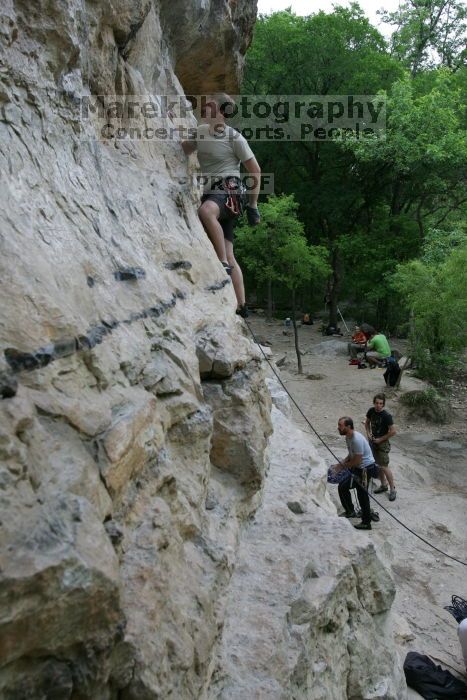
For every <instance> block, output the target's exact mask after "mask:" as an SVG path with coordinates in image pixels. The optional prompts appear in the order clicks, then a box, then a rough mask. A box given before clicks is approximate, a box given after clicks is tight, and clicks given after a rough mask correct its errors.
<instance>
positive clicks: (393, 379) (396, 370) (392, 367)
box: [383, 357, 401, 386]
mask: <svg viewBox="0 0 467 700" xmlns="http://www.w3.org/2000/svg"><path fill="white" fill-rule="evenodd" d="M387 365H388V368H387V370H386V371H385V373H384V374H383V377H384V381H385V382H386V386H396V383H397V380H398V379H399V374H400V373H401V368H400V367H399V363H398V362H397V360H395V359H394V358H393V357H390V358H389V359H388V363H387Z"/></svg>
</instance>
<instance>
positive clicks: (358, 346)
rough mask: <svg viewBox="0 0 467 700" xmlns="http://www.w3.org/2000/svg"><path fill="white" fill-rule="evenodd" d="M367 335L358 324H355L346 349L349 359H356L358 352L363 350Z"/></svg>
mask: <svg viewBox="0 0 467 700" xmlns="http://www.w3.org/2000/svg"><path fill="white" fill-rule="evenodd" d="M366 341H367V337H366V335H365V333H364V332H363V331H362V330H361V329H360V327H359V326H355V333H354V334H353V336H352V341H351V342H350V343H348V345H347V349H348V351H349V355H350V361H352V360H356V359H357V355H358V353H359V352H364V350H365V347H366Z"/></svg>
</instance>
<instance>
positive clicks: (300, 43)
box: [244, 3, 403, 323]
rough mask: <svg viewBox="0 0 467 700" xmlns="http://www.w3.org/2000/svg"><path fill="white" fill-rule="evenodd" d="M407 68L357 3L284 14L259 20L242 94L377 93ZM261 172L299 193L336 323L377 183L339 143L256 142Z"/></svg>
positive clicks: (277, 184)
mask: <svg viewBox="0 0 467 700" xmlns="http://www.w3.org/2000/svg"><path fill="white" fill-rule="evenodd" d="M402 75H403V68H402V67H401V66H400V65H399V63H398V62H397V61H396V60H394V59H393V58H391V56H389V54H388V52H387V47H386V43H385V40H384V38H383V37H382V36H381V34H380V33H379V32H378V31H377V30H376V29H375V28H374V27H372V26H371V24H370V23H369V21H368V19H367V18H366V17H365V16H364V14H363V12H362V10H361V9H360V7H359V6H358V4H356V3H353V4H352V5H351V6H350V8H342V7H337V8H335V11H334V12H333V13H331V14H326V13H324V12H319V13H317V14H315V15H310V16H309V17H297V16H295V15H294V14H293V13H291V12H290V11H285V12H278V13H275V14H273V15H271V16H269V17H262V18H260V20H259V21H258V23H257V25H256V30H255V37H254V41H253V44H252V47H251V49H250V51H249V53H248V55H247V66H246V72H245V84H244V89H245V91H247V92H253V93H256V94H258V93H269V94H287V95H293V94H297V95H302V94H303V95H321V94H324V95H325V94H333V95H339V94H341V95H348V94H353V95H360V94H363V95H372V94H376V92H377V91H378V90H379V89H381V88H383V89H384V88H388V87H390V85H391V84H392V83H393V82H394V80H396V79H397V78H398V77H401V76H402ZM255 151H256V153H257V156H258V159H259V161H260V163H261V166H262V168H263V171H265V172H273V173H274V176H275V187H276V192H278V193H280V192H282V193H294V194H295V197H296V200H297V201H298V202H299V205H300V218H301V220H302V221H303V222H304V224H305V230H306V234H307V237H308V239H309V240H311V241H313V242H314V243H319V244H323V245H325V246H326V247H327V248H328V250H329V253H330V262H331V266H332V274H331V277H330V280H329V292H330V297H331V304H330V322H331V323H337V302H338V295H339V293H340V288H341V283H342V274H343V268H344V266H345V264H344V261H343V260H342V257H341V252H340V245H339V241H340V238H341V237H342V236H346V235H352V234H353V233H354V232H355V231H356V230H357V229H358V226H359V225H360V222H361V221H362V219H366V218H367V215H366V210H367V206H368V204H367V203H368V199H369V198H370V197H371V184H372V182H371V181H370V180H369V178H366V177H365V175H364V174H363V175H360V174H359V175H356V173H355V156H354V154H353V153H351V152H350V151H349V150H345V149H343V148H341V146H340V145H339V144H338V143H334V142H324V143H322V142H310V141H300V142H288V143H275V142H267V143H256V144H255Z"/></svg>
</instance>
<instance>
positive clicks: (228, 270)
mask: <svg viewBox="0 0 467 700" xmlns="http://www.w3.org/2000/svg"><path fill="white" fill-rule="evenodd" d="M222 265H223V267H224V270H225V271H226V273H227V274H228V275H231V274H232V267H231V266H230V265H229V263H226V262H223V263H222Z"/></svg>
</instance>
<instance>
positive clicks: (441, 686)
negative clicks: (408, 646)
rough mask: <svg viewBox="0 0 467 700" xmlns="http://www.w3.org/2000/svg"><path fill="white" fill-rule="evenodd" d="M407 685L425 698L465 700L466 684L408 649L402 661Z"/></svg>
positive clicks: (428, 699) (425, 657) (428, 659)
mask: <svg viewBox="0 0 467 700" xmlns="http://www.w3.org/2000/svg"><path fill="white" fill-rule="evenodd" d="M404 673H405V680H406V681H407V685H408V686H409V687H410V688H413V689H414V690H416V691H417V693H420V695H421V696H422V698H425V700H444V698H451V699H452V700H454V699H455V700H466V698H467V685H465V683H463V682H462V681H460V680H459V679H458V678H456V677H455V676H453V675H452V673H450V672H449V671H447V670H445V669H443V668H441V666H436V664H435V663H434V662H433V661H432V660H431V659H430V658H429V657H428V656H424V655H423V654H418V653H417V652H416V651H409V653H408V654H407V656H406V657H405V661H404Z"/></svg>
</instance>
